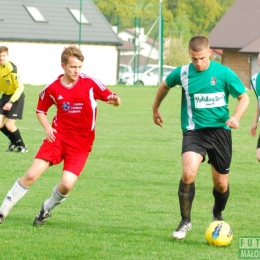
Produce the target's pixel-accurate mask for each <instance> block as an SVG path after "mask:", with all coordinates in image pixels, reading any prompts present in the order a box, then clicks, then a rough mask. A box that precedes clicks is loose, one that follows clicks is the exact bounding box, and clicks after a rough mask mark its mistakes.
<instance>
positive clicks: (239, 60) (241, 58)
mask: <svg viewBox="0 0 260 260" xmlns="http://www.w3.org/2000/svg"><path fill="white" fill-rule="evenodd" d="M248 57H249V56H248V54H243V53H239V52H238V51H231V50H223V56H222V64H223V65H226V66H228V67H230V68H231V69H232V70H233V71H234V72H235V73H236V74H237V75H238V76H239V78H240V79H241V80H242V82H243V83H244V84H245V87H246V88H247V89H250V77H251V64H250V60H249V58H248Z"/></svg>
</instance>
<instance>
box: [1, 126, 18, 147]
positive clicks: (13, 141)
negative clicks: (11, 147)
mask: <svg viewBox="0 0 260 260" xmlns="http://www.w3.org/2000/svg"><path fill="white" fill-rule="evenodd" d="M0 131H1V132H2V133H3V134H4V135H5V136H6V137H7V138H8V139H9V140H10V142H11V143H12V144H15V139H13V138H12V136H11V134H12V133H11V132H10V131H9V130H8V129H7V127H6V126H5V125H4V126H3V127H2V128H1V129H0Z"/></svg>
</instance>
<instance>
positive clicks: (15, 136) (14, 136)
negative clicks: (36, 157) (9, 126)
mask: <svg viewBox="0 0 260 260" xmlns="http://www.w3.org/2000/svg"><path fill="white" fill-rule="evenodd" d="M10 138H12V139H13V140H14V144H15V145H17V146H23V147H24V146H25V144H24V142H23V139H22V137H21V134H20V131H19V129H17V130H16V131H14V132H13V133H10Z"/></svg>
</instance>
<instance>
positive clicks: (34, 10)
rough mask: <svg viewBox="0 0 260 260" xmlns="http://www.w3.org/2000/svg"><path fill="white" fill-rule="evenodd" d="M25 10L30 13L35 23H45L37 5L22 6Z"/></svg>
mask: <svg viewBox="0 0 260 260" xmlns="http://www.w3.org/2000/svg"><path fill="white" fill-rule="evenodd" d="M24 7H25V9H26V10H27V12H28V13H29V14H30V16H31V17H32V19H33V20H34V21H35V22H37V23H47V21H46V20H45V18H44V17H43V15H42V14H41V12H40V11H39V10H38V8H37V7H33V6H24Z"/></svg>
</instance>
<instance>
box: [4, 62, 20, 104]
mask: <svg viewBox="0 0 260 260" xmlns="http://www.w3.org/2000/svg"><path fill="white" fill-rule="evenodd" d="M23 91H24V85H23V83H22V82H21V80H20V79H19V75H18V70H17V67H16V65H15V64H13V63H12V62H10V61H8V62H7V63H6V64H5V65H4V66H2V65H0V93H2V92H3V93H4V94H6V95H12V96H11V98H10V99H11V100H12V101H13V102H15V101H17V100H18V99H19V98H20V96H21V94H22V93H23Z"/></svg>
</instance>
